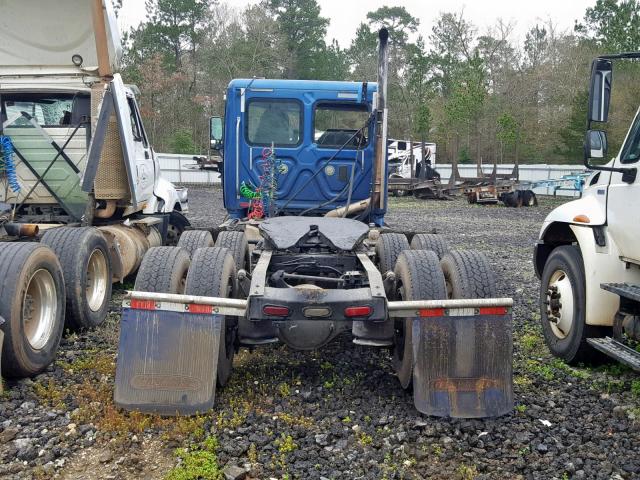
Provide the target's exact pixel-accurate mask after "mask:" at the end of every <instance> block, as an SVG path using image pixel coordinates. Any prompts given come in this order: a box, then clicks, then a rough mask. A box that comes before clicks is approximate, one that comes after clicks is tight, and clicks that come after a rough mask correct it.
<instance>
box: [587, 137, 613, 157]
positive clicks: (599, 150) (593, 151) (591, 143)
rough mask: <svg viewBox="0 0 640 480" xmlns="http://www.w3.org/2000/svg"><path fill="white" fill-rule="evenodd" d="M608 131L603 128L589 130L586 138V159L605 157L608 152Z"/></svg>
mask: <svg viewBox="0 0 640 480" xmlns="http://www.w3.org/2000/svg"><path fill="white" fill-rule="evenodd" d="M607 148H608V144H607V132H604V131H602V130H587V135H586V136H585V139H584V155H585V159H589V158H604V157H605V155H606V154H607Z"/></svg>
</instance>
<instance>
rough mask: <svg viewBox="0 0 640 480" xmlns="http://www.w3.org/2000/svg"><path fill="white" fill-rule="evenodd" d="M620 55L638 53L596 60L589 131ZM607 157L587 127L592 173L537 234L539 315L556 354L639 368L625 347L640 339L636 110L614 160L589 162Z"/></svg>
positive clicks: (602, 139) (604, 106)
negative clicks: (602, 359) (604, 356)
mask: <svg viewBox="0 0 640 480" xmlns="http://www.w3.org/2000/svg"><path fill="white" fill-rule="evenodd" d="M624 58H640V53H631V54H620V55H611V56H606V57H599V58H597V59H595V60H594V62H593V65H592V74H591V87H590V95H589V114H588V116H589V118H588V121H589V127H591V123H592V122H606V121H607V120H608V110H609V100H610V95H611V87H612V79H613V60H617V59H624ZM606 153H607V136H606V132H604V131H601V130H592V129H591V128H589V129H588V130H587V133H586V137H585V165H586V166H587V167H588V168H590V169H591V170H593V174H592V175H591V176H590V177H589V178H588V180H587V182H586V188H585V190H584V194H583V196H582V198H580V199H578V200H574V201H571V202H568V203H566V204H564V205H561V206H560V207H558V208H556V209H555V210H553V211H552V212H551V213H550V214H549V215H548V216H547V218H546V219H545V221H544V223H543V226H542V229H541V230H540V236H539V240H538V242H537V245H536V247H535V252H534V266H535V269H536V273H537V275H538V277H539V278H540V281H541V286H540V313H541V315H540V317H541V322H542V330H543V333H544V336H545V340H546V342H547V345H548V346H549V349H550V350H551V352H552V353H553V354H554V355H556V356H558V357H560V358H562V359H564V360H566V361H568V362H573V363H575V362H580V361H588V360H590V359H591V358H593V356H594V354H596V353H597V352H596V351H600V352H603V353H605V354H607V355H610V356H612V357H614V358H616V359H618V360H620V361H622V362H624V363H626V364H628V365H630V366H631V367H632V368H635V369H638V368H640V355H639V354H638V353H637V352H635V350H633V349H631V348H629V347H628V346H627V345H626V343H627V340H633V341H637V340H640V243H639V242H638V239H640V175H638V171H637V169H638V166H639V165H638V163H639V162H640V111H638V112H637V113H636V116H635V119H634V121H633V123H632V125H631V128H630V129H629V132H628V133H627V136H626V139H625V141H624V143H623V145H622V148H621V150H620V152H619V153H618V154H617V155H616V157H614V158H613V159H612V160H611V161H610V162H608V163H606V164H605V165H592V164H590V163H589V160H590V159H602V158H604V156H605V155H606Z"/></svg>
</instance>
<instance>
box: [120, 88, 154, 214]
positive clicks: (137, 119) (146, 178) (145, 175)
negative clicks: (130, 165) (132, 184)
mask: <svg viewBox="0 0 640 480" xmlns="http://www.w3.org/2000/svg"><path fill="white" fill-rule="evenodd" d="M127 104H128V106H129V115H130V117H131V136H132V138H133V147H134V153H133V155H134V158H135V164H136V174H137V177H138V183H137V185H136V189H137V191H136V198H137V199H138V202H141V201H146V200H148V199H149V198H151V196H152V195H153V186H154V183H155V176H156V171H158V170H159V169H156V168H155V164H154V160H155V159H154V156H153V151H152V150H151V146H150V144H149V140H148V139H147V135H146V132H145V131H144V126H143V124H142V117H141V116H140V110H139V109H138V104H137V103H136V99H135V97H134V96H133V95H127Z"/></svg>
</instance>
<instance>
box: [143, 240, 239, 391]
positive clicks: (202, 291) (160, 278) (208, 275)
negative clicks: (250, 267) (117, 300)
mask: <svg viewBox="0 0 640 480" xmlns="http://www.w3.org/2000/svg"><path fill="white" fill-rule="evenodd" d="M212 245H213V239H212V237H211V234H210V233H209V232H206V231H198V230H188V231H186V232H184V233H183V234H182V237H181V238H180V240H179V241H178V246H177V247H154V248H151V249H149V251H148V252H147V254H146V255H145V257H144V259H143V261H142V264H141V265H140V270H139V272H138V276H137V278H136V283H135V289H136V290H138V291H143V292H158V293H178V294H179V293H184V294H186V295H197V296H206V297H221V298H234V297H236V296H238V285H237V279H236V277H237V275H236V272H237V267H238V265H240V266H241V268H244V265H245V264H246V262H247V239H246V237H245V235H244V233H243V232H226V231H225V232H220V234H219V235H218V239H217V241H216V246H215V247H214V246H212ZM237 330H238V319H237V318H236V317H229V316H224V317H223V318H222V334H221V336H220V346H219V350H218V367H217V373H216V376H217V377H216V378H217V384H218V386H220V387H223V386H224V385H226V384H227V382H228V381H229V377H230V376H231V371H232V367H233V357H234V354H235V351H236V348H237Z"/></svg>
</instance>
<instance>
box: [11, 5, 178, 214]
mask: <svg viewBox="0 0 640 480" xmlns="http://www.w3.org/2000/svg"><path fill="white" fill-rule="evenodd" d="M27 32H28V34H27ZM0 41H1V42H2V45H3V48H2V49H0V114H1V117H2V131H3V132H4V133H5V134H6V135H7V136H9V137H11V138H15V139H16V141H15V142H14V143H15V144H16V147H17V149H18V150H19V152H20V153H21V154H22V155H23V156H24V157H26V158H25V160H27V161H24V160H22V159H19V161H17V162H16V167H15V168H16V174H17V181H18V183H19V184H20V186H21V187H22V188H20V192H14V193H16V194H17V196H11V195H8V194H5V193H4V192H3V193H0V201H3V202H7V203H14V202H15V201H16V200H18V201H19V203H23V202H24V205H23V206H29V205H31V206H33V205H38V206H39V207H38V208H40V209H42V208H41V207H45V206H46V208H47V209H49V208H50V207H52V206H54V205H55V206H58V207H61V208H62V210H65V211H64V212H59V213H60V214H67V215H69V216H71V217H74V216H77V215H80V214H81V213H84V212H81V211H80V208H81V207H80V205H79V204H81V203H82V202H81V201H80V200H81V197H82V193H81V192H82V191H83V190H84V191H85V193H92V194H93V195H94V197H95V199H96V200H97V201H98V203H99V205H98V208H99V209H102V210H104V209H105V208H106V209H111V208H112V205H113V202H114V201H116V203H117V206H116V210H120V211H121V213H123V214H124V215H129V214H132V213H135V212H143V213H146V214H153V213H158V212H165V213H166V212H171V211H173V210H178V211H184V210H185V208H186V206H187V203H186V191H185V190H181V189H176V188H175V187H173V186H172V185H171V184H170V183H169V182H167V181H162V179H161V173H160V167H159V164H158V161H157V159H156V157H155V154H154V152H153V149H152V147H151V145H150V143H149V139H148V137H147V134H146V132H145V129H144V125H143V123H142V118H141V115H140V109H139V108H138V105H137V102H136V99H135V95H134V92H133V89H132V88H131V87H129V86H126V85H125V84H124V83H123V81H122V79H121V77H120V75H119V74H118V73H117V71H118V68H119V65H120V60H121V57H122V47H121V44H120V34H119V31H118V27H117V23H116V19H115V16H114V13H113V9H112V7H111V2H110V1H105V0H89V1H88V0H63V1H57V2H24V1H18V0H12V1H9V2H5V4H4V5H3V14H2V16H0ZM107 91H108V92H110V97H109V100H113V103H114V106H115V108H112V109H111V115H109V116H108V117H107V116H105V118H104V125H101V124H99V114H100V111H101V109H102V108H103V106H104V105H103V103H104V102H103V98H104V95H105V92H107ZM102 126H104V127H105V128H106V134H105V137H104V139H103V141H102V142H101V144H100V145H97V144H96V145H93V144H94V143H95V142H93V140H95V138H96V134H97V133H100V128H101V127H102ZM51 142H54V144H52V143H51ZM63 146H64V148H62V147H63ZM21 147H22V148H21ZM98 147H100V148H99V149H98ZM57 149H63V150H65V151H64V153H63V154H61V157H62V160H68V161H65V162H63V161H58V162H56V163H55V164H54V165H53V166H52V167H51V169H50V170H49V171H48V172H47V175H44V176H43V175H42V173H43V172H45V171H46V168H47V167H48V161H47V160H46V158H49V157H50V156H49V155H48V154H49V153H50V151H51V152H54V153H55V151H56V150H57ZM92 149H93V150H96V152H95V153H96V156H95V158H96V162H99V163H100V165H99V167H97V170H96V171H93V170H92V169H89V172H90V173H95V178H89V179H87V178H83V180H84V181H82V182H81V181H79V180H80V178H81V177H86V175H85V172H87V168H86V167H87V162H88V160H89V159H90V158H91V155H90V153H91V150H92ZM97 150H100V151H99V152H98V151H97ZM98 154H100V155H99V156H98ZM28 160H31V161H28ZM49 161H50V160H49ZM71 163H73V164H74V165H75V168H74V165H71ZM38 176H42V177H43V178H42V179H41V180H40V181H38V180H39V179H38ZM74 177H75V178H74ZM92 182H93V183H95V185H92ZM83 184H84V185H83ZM94 186H95V191H94V192H91V190H94ZM83 187H84V188H83ZM32 189H33V191H32ZM27 196H28V197H29V198H27ZM56 197H57V198H56ZM74 197H75V198H74ZM72 198H74V199H73V200H72ZM67 199H69V201H66V200H67ZM74 200H78V201H77V202H75V203H77V204H78V206H77V207H76V208H74V205H73V204H74ZM32 210H33V208H32ZM76 220H79V218H76Z"/></svg>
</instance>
